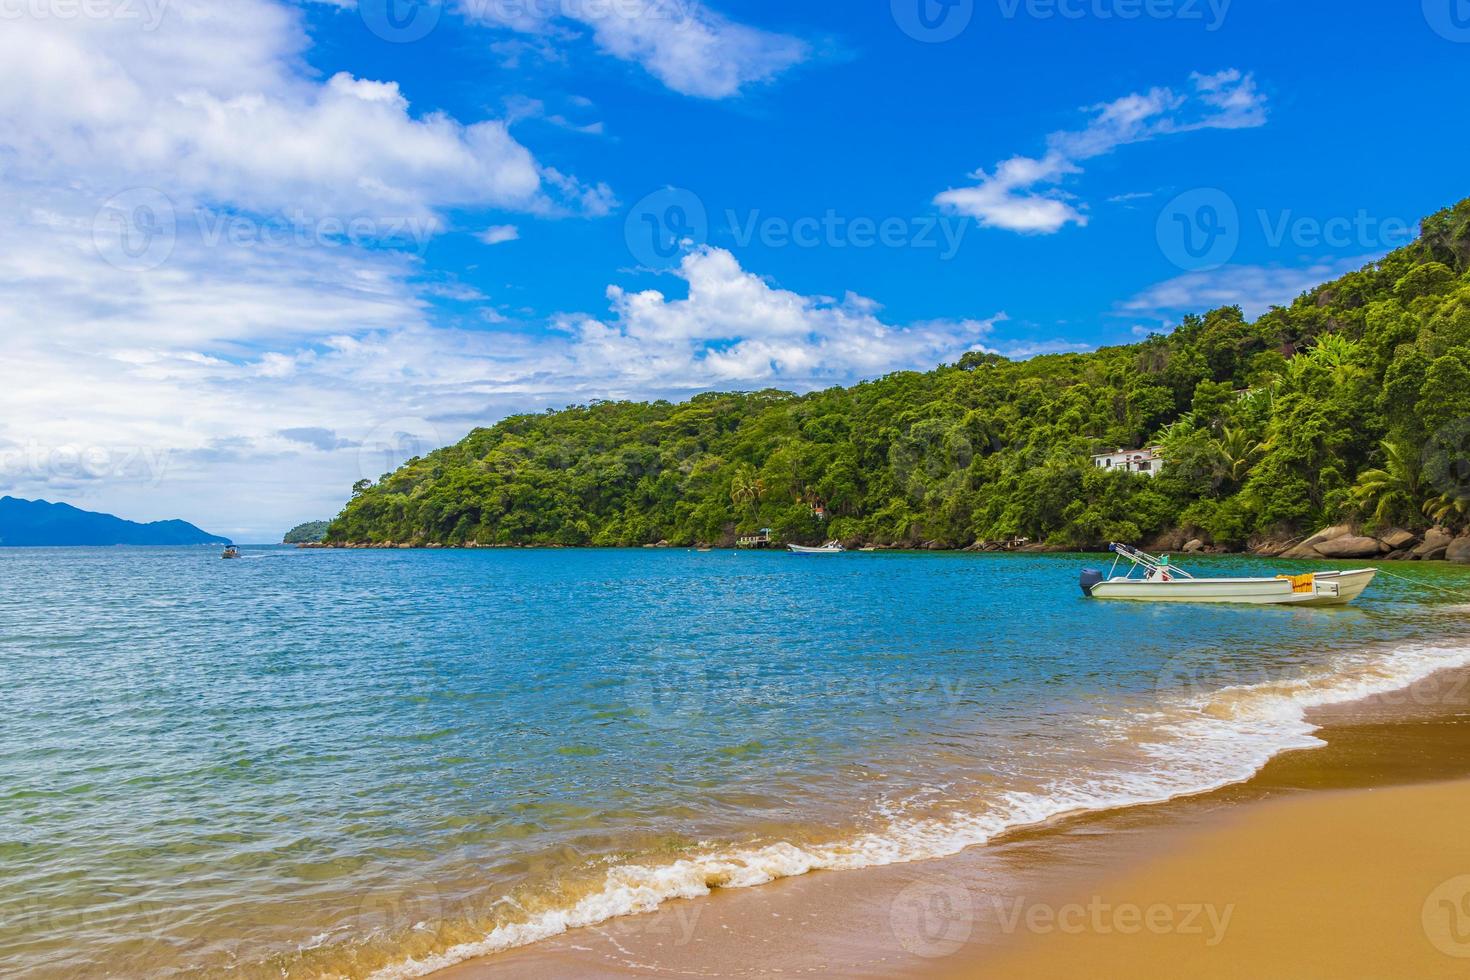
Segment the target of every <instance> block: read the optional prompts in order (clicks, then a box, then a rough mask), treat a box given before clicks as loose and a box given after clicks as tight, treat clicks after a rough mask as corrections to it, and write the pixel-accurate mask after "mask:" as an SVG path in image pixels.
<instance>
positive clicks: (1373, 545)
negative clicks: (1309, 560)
mask: <svg viewBox="0 0 1470 980" xmlns="http://www.w3.org/2000/svg"><path fill="white" fill-rule="evenodd" d="M1316 547H1317V554H1319V555H1321V556H1322V557H1323V558H1377V557H1378V556H1379V555H1381V554H1382V553H1383V546H1382V545H1381V544H1379V543H1378V539H1377V538H1363V537H1359V536H1358V535H1355V534H1348V535H1344V536H1343V537H1340V538H1333V539H1332V540H1330V541H1322V542H1319V543H1318V544H1317V546H1316Z"/></svg>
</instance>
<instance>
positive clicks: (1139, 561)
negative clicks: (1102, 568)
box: [1108, 541, 1194, 578]
mask: <svg viewBox="0 0 1470 980" xmlns="http://www.w3.org/2000/svg"><path fill="white" fill-rule="evenodd" d="M1108 550H1109V551H1111V552H1112V553H1113V554H1114V555H1117V556H1119V557H1121V558H1127V559H1128V560H1129V561H1130V562H1132V565H1130V566H1129V568H1128V574H1129V575H1131V574H1132V573H1133V569H1134V568H1142V569H1144V572H1145V575H1153V574H1159V575H1168V576H1169V577H1171V578H1194V576H1193V575H1191V574H1189V572H1187V571H1185V570H1184V569H1182V568H1180V567H1179V566H1178V565H1171V564H1169V558H1168V556H1167V555H1166V556H1164V557H1162V558H1160V557H1158V556H1155V555H1151V554H1149V553H1148V552H1146V551H1140V550H1139V549H1137V548H1135V547H1133V546H1132V545H1128V544H1119V543H1118V542H1116V541H1115V542H1113V543H1112V544H1110V545H1108ZM1117 567H1118V558H1114V559H1113V569H1114V570H1116V569H1117ZM1108 577H1109V578H1112V572H1111V571H1110V572H1109V573H1108ZM1126 577H1127V576H1125V578H1126Z"/></svg>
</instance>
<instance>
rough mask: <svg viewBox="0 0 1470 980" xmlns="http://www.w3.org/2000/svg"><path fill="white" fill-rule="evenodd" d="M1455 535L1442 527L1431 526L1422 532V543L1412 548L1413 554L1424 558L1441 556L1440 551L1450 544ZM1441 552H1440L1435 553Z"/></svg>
mask: <svg viewBox="0 0 1470 980" xmlns="http://www.w3.org/2000/svg"><path fill="white" fill-rule="evenodd" d="M1453 540H1455V536H1454V535H1453V534H1451V533H1450V532H1448V531H1446V530H1445V529H1444V528H1442V527H1432V528H1430V529H1429V530H1427V531H1425V532H1424V543H1423V544H1421V545H1420V546H1419V547H1417V548H1415V549H1414V554H1416V555H1418V556H1419V557H1420V558H1424V559H1430V560H1432V559H1435V558H1443V557H1444V555H1443V554H1442V552H1443V551H1444V550H1445V549H1446V548H1448V547H1449V546H1450V542H1451V541H1453ZM1435 552H1441V554H1435Z"/></svg>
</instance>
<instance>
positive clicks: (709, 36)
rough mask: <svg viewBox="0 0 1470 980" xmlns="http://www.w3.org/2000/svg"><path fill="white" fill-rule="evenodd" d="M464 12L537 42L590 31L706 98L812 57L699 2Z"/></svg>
mask: <svg viewBox="0 0 1470 980" xmlns="http://www.w3.org/2000/svg"><path fill="white" fill-rule="evenodd" d="M460 8H461V10H462V11H463V12H464V14H465V15H466V16H467V17H469V18H470V19H472V20H477V21H480V22H482V23H488V24H494V25H496V26H499V27H504V28H509V29H511V30H515V31H520V32H523V33H527V34H533V35H547V34H552V33H555V32H556V31H558V30H564V29H565V28H566V27H567V26H569V25H577V26H580V27H583V28H587V29H589V30H590V32H591V35H592V40H593V43H594V44H596V45H597V46H598V48H600V49H601V50H602V51H604V52H606V53H607V54H609V55H612V56H613V57H615V58H619V59H621V60H623V61H631V62H634V63H636V64H638V65H641V66H642V67H643V68H644V69H645V70H646V71H647V72H648V73H649V74H651V75H653V77H655V78H657V79H658V80H659V81H660V82H662V83H663V84H664V85H666V86H667V87H669V88H670V89H673V90H674V91H675V92H680V93H682V94H684V95H692V96H696V97H698V98H705V99H724V98H729V97H731V96H735V95H739V94H740V93H741V92H742V91H743V90H744V89H745V88H747V87H749V86H750V85H752V84H756V83H760V82H767V81H770V80H771V79H773V78H775V77H776V76H777V75H780V74H781V73H782V72H784V71H786V70H787V69H789V68H791V67H792V66H794V65H797V64H799V63H801V62H802V61H805V60H806V59H807V57H809V55H810V50H809V47H808V45H807V44H806V42H804V41H802V40H800V39H799V38H796V37H792V36H790V35H786V34H778V33H774V32H771V31H763V30H760V29H758V28H754V27H750V26H747V25H745V24H741V23H738V22H736V21H732V20H730V19H729V18H727V17H725V16H723V15H722V14H719V13H717V12H715V11H714V10H711V9H710V8H709V7H707V6H705V5H704V4H703V3H700V2H698V0H627V2H616V3H586V2H576V0H573V2H567V3H560V4H536V3H503V2H498V0H461V3H460Z"/></svg>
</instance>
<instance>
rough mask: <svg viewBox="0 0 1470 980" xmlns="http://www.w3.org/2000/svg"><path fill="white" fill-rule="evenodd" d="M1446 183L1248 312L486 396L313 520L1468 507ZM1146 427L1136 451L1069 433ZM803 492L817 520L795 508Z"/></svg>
mask: <svg viewBox="0 0 1470 980" xmlns="http://www.w3.org/2000/svg"><path fill="white" fill-rule="evenodd" d="M1467 270H1470V201H1466V202H1462V203H1461V204H1459V205H1458V206H1456V207H1454V208H1452V209H1447V210H1445V211H1442V212H1440V213H1439V214H1436V215H1434V216H1432V217H1430V218H1427V219H1425V221H1424V222H1423V223H1422V227H1421V234H1420V237H1419V239H1418V241H1416V242H1415V243H1414V244H1412V245H1409V246H1407V247H1405V248H1403V249H1400V250H1398V251H1396V252H1394V253H1392V254H1390V255H1389V256H1387V257H1386V258H1384V259H1383V260H1382V261H1381V262H1378V263H1376V264H1374V265H1370V266H1368V267H1367V268H1364V269H1362V270H1360V271H1358V272H1353V273H1350V274H1348V275H1346V276H1344V277H1342V278H1341V279H1339V280H1337V281H1336V282H1332V283H1328V284H1325V285H1323V286H1320V287H1318V288H1316V289H1314V290H1312V291H1311V292H1309V293H1307V294H1305V295H1303V296H1301V297H1299V298H1298V299H1297V300H1296V301H1295V302H1294V303H1292V304H1291V306H1289V307H1286V308H1276V309H1273V310H1271V311H1270V312H1268V313H1266V314H1265V315H1264V316H1262V317H1260V318H1259V319H1258V320H1256V321H1254V322H1249V321H1247V320H1246V319H1245V318H1244V317H1243V316H1242V315H1241V311H1240V310H1239V309H1238V308H1234V307H1226V308H1223V309H1218V310H1214V311H1212V312H1209V313H1206V314H1204V315H1202V316H1191V317H1187V318H1186V319H1185V320H1184V322H1183V324H1182V325H1181V326H1180V327H1179V328H1178V329H1177V330H1175V331H1174V332H1173V333H1171V334H1170V335H1168V336H1154V337H1150V338H1148V339H1147V340H1145V341H1143V342H1141V343H1138V344H1132V345H1128V346H1122V347H1110V348H1104V349H1102V350H1098V351H1095V352H1093V353H1088V354H1061V355H1052V356H1045V357H1037V358H1033V359H1031V360H1027V361H1021V362H1011V361H1007V360H1005V359H1003V358H1000V357H997V356H994V355H984V354H979V353H974V354H968V355H966V356H965V357H964V358H963V359H962V360H961V361H960V363H959V364H956V365H946V366H941V367H939V368H937V369H936V370H933V371H930V372H927V373H922V374H920V373H911V372H905V373H899V374H893V375H889V376H887V377H885V378H881V379H879V380H876V381H871V382H867V383H864V384H859V385H856V386H854V387H852V388H845V389H841V388H834V389H830V390H827V391H821V392H815V393H813V394H809V395H804V396H800V397H798V396H794V395H791V394H787V393H784V392H780V391H761V392H755V393H744V394H706V395H699V396H697V397H695V398H692V399H690V400H689V401H687V402H684V403H681V404H670V403H668V402H654V403H628V402H616V403H614V402H601V403H595V404H592V405H587V406H580V407H576V408H570V409H567V410H565V411H559V412H549V413H546V414H541V415H521V416H515V417H512V418H508V419H506V420H504V421H503V422H500V423H498V424H496V425H494V426H492V427H490V428H483V429H477V430H475V431H474V432H472V433H470V434H469V435H468V436H467V437H466V438H465V439H464V440H463V441H462V442H460V443H459V444H458V445H455V446H450V447H448V448H445V449H441V450H438V451H436V452H433V453H431V454H429V455H428V456H426V457H423V458H420V459H416V460H412V461H410V462H409V463H407V464H405V465H404V466H403V467H402V468H400V469H399V470H398V471H397V472H395V473H392V474H389V475H386V476H384V477H383V478H382V479H381V480H380V481H379V482H378V483H376V484H373V485H365V484H359V486H358V487H357V488H355V490H354V495H353V498H352V500H351V501H350V502H349V503H348V505H347V507H346V508H345V509H344V511H343V512H342V514H341V515H340V516H338V517H337V519H336V520H335V521H334V522H333V523H332V526H331V529H330V531H329V533H328V540H329V541H333V542H338V543H344V542H388V541H392V542H416V543H435V542H437V543H443V544H450V545H456V544H465V543H469V542H477V543H479V544H482V545H491V544H563V545H642V544H646V543H650V542H656V541H660V540H664V539H666V540H668V541H670V542H672V543H674V544H687V543H694V542H711V543H717V542H722V541H729V540H730V539H731V538H732V536H733V535H735V534H736V533H737V532H740V531H744V530H750V529H755V528H759V527H763V526H769V527H772V528H774V529H776V531H777V532H778V533H779V534H780V535H781V536H782V537H783V538H784V539H786V540H811V539H819V538H825V537H829V536H830V537H840V538H844V539H861V540H863V541H867V542H872V543H879V544H919V543H923V542H937V543H939V544H941V545H944V546H950V547H958V546H964V545H968V544H970V543H971V542H973V541H975V540H977V539H983V540H993V539H1006V538H1011V537H1014V536H1025V537H1029V538H1030V539H1032V540H1033V541H1047V542H1050V543H1053V544H1060V545H1072V546H1087V545H1096V544H1099V543H1102V542H1105V541H1107V540H1110V539H1111V540H1123V541H1134V540H1139V539H1146V538H1149V537H1151V536H1153V535H1155V534H1157V533H1159V532H1161V531H1165V530H1170V529H1175V528H1183V529H1185V530H1188V531H1190V532H1192V533H1194V532H1197V533H1200V534H1202V535H1204V536H1206V537H1207V538H1209V539H1212V540H1213V541H1215V542H1217V543H1219V544H1223V545H1231V546H1239V545H1243V544H1245V543H1247V542H1248V541H1249V540H1250V539H1252V538H1258V539H1259V538H1266V537H1276V538H1282V537H1289V536H1291V535H1293V534H1297V533H1300V532H1302V531H1306V530H1311V529H1314V528H1315V527H1318V526H1321V525H1323V524H1327V523H1332V522H1335V521H1337V520H1340V519H1343V518H1346V519H1351V520H1361V521H1364V522H1366V523H1368V524H1370V525H1371V524H1375V523H1376V524H1379V525H1388V524H1399V525H1406V526H1422V525H1424V524H1426V523H1430V522H1439V523H1444V524H1448V525H1450V526H1452V527H1460V526H1463V525H1464V524H1465V522H1466V512H1467V510H1470V469H1467V467H1466V461H1467V458H1470V457H1467V454H1466V452H1465V450H1466V448H1467V446H1470V274H1467ZM1146 441H1157V442H1158V443H1159V444H1160V445H1162V446H1163V448H1164V455H1165V458H1166V459H1167V460H1168V465H1167V467H1166V470H1165V472H1164V474H1163V475H1161V476H1159V477H1157V478H1155V479H1152V480H1150V479H1149V478H1147V477H1143V476H1136V475H1131V474H1123V473H1116V472H1112V473H1110V472H1105V471H1102V470H1098V469H1095V468H1094V467H1092V466H1091V465H1090V462H1089V459H1088V456H1089V454H1091V453H1093V452H1097V451H1100V450H1102V449H1104V448H1116V447H1119V446H1123V447H1134V446H1139V445H1142V444H1144V443H1145V442H1146ZM817 505H820V506H821V507H822V508H824V509H825V512H826V515H827V517H826V520H825V521H823V520H821V519H819V518H818V517H817V516H816V513H815V511H816V508H817Z"/></svg>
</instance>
